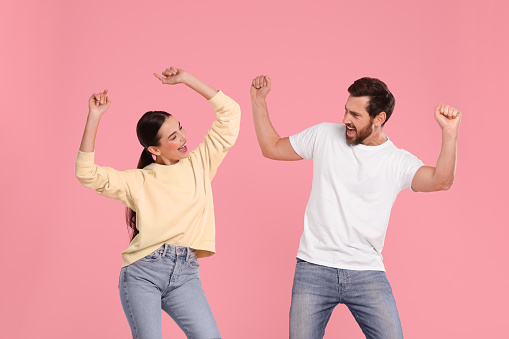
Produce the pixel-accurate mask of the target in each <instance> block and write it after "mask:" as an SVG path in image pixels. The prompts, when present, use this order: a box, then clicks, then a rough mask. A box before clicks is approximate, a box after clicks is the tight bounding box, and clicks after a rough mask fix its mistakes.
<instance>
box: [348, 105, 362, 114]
mask: <svg viewBox="0 0 509 339" xmlns="http://www.w3.org/2000/svg"><path fill="white" fill-rule="evenodd" d="M345 110H347V111H349V110H348V108H346V106H345ZM349 112H350V113H352V114H353V115H360V114H359V113H357V112H354V111H349Z"/></svg>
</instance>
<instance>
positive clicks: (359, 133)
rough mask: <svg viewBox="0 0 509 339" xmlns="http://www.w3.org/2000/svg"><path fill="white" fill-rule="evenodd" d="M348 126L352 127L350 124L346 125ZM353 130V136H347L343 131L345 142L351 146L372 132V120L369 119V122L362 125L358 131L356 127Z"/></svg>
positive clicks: (360, 141)
mask: <svg viewBox="0 0 509 339" xmlns="http://www.w3.org/2000/svg"><path fill="white" fill-rule="evenodd" d="M348 126H349V127H354V126H352V125H348ZM355 131H356V133H355V138H349V137H348V134H346V133H345V135H346V142H347V143H348V144H350V145H352V146H353V145H358V144H360V143H362V142H363V141H364V140H365V139H366V138H367V137H369V136H370V135H371V134H372V133H373V120H372V119H370V120H369V124H368V125H367V126H366V127H364V128H363V129H361V130H360V131H358V130H357V129H356V130H355Z"/></svg>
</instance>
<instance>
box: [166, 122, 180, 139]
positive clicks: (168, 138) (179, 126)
mask: <svg viewBox="0 0 509 339" xmlns="http://www.w3.org/2000/svg"><path fill="white" fill-rule="evenodd" d="M179 129H180V122H179ZM175 133H177V131H175V132H173V133H172V134H170V135H169V136H168V139H169V138H171V137H172V135H173V134H175Z"/></svg>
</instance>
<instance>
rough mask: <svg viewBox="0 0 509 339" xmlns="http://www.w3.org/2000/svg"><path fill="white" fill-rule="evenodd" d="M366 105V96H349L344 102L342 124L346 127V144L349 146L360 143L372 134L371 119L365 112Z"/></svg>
mask: <svg viewBox="0 0 509 339" xmlns="http://www.w3.org/2000/svg"><path fill="white" fill-rule="evenodd" d="M368 103H369V97H367V96H364V97H353V96H349V97H348V100H347V101H346V104H345V117H344V118H343V124H344V125H345V126H346V142H347V143H349V144H350V145H358V144H360V143H362V142H363V141H364V140H365V139H366V138H367V137H369V136H370V135H371V133H373V119H371V117H370V116H369V113H368V111H366V107H367V106H368Z"/></svg>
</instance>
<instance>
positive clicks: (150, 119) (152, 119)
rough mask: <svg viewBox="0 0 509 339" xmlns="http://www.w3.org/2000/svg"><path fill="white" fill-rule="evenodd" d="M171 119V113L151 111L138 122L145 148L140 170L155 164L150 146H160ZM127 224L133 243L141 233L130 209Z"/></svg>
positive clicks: (138, 134)
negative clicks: (161, 133)
mask: <svg viewBox="0 0 509 339" xmlns="http://www.w3.org/2000/svg"><path fill="white" fill-rule="evenodd" d="M169 117H171V114H170V113H166V112H163V111H150V112H147V113H145V114H143V116H142V117H141V118H140V120H139V121H138V124H137V125H136V135H137V136H138V140H139V141H140V144H141V145H142V146H143V151H142V152H141V156H140V160H139V161H138V168H144V167H146V166H147V165H150V164H151V163H153V162H154V158H153V157H152V153H150V152H149V150H148V148H149V147H150V146H159V139H160V138H161V136H160V135H159V129H160V128H161V125H162V124H163V123H164V122H165V121H166V119H168V118H169ZM126 223H127V229H128V230H129V229H132V235H131V241H132V240H133V239H134V237H135V236H136V235H137V234H138V233H139V232H138V229H137V228H136V212H135V211H133V210H132V209H130V208H129V207H128V208H126Z"/></svg>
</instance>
